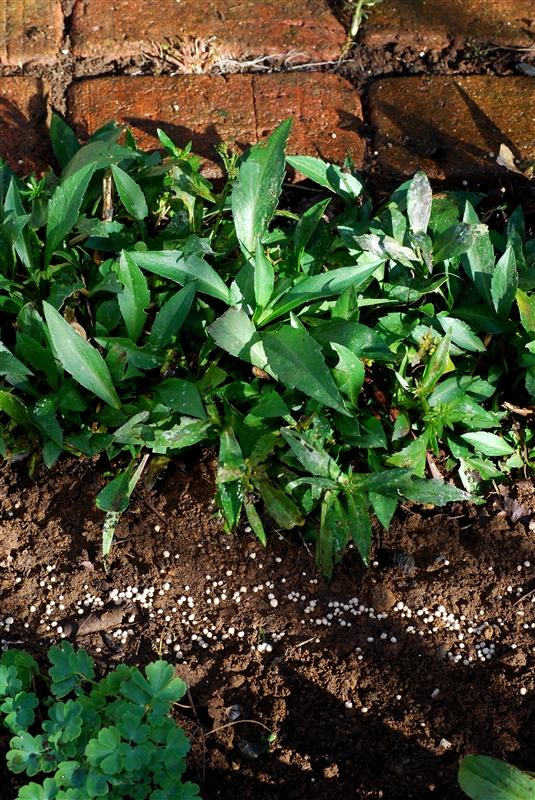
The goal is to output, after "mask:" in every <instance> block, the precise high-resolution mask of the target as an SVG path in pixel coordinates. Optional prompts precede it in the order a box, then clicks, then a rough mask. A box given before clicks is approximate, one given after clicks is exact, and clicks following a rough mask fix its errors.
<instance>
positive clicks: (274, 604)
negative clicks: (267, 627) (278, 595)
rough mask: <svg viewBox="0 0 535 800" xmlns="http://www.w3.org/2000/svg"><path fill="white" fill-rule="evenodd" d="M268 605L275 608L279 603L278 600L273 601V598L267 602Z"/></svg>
mask: <svg viewBox="0 0 535 800" xmlns="http://www.w3.org/2000/svg"><path fill="white" fill-rule="evenodd" d="M269 605H270V606H271V607H272V608H277V606H278V605H279V601H278V600H275V598H273V600H270V601H269Z"/></svg>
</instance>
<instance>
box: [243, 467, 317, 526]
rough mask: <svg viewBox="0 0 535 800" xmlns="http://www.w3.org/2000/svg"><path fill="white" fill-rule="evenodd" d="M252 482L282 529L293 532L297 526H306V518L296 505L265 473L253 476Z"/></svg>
mask: <svg viewBox="0 0 535 800" xmlns="http://www.w3.org/2000/svg"><path fill="white" fill-rule="evenodd" d="M251 481H252V483H253V486H254V487H255V489H256V491H257V492H258V493H259V495H260V497H261V498H262V500H263V501H264V503H265V505H266V509H267V511H268V513H269V514H271V516H272V517H273V519H274V520H275V522H277V523H278V524H279V525H281V527H283V528H285V529H286V530H291V529H292V528H295V526H296V525H304V524H305V518H304V517H303V515H302V514H301V512H300V511H299V509H298V508H297V506H296V505H295V503H293V502H292V500H290V498H289V497H288V495H287V494H285V493H284V492H283V491H282V490H281V489H279V488H278V486H275V485H274V484H273V483H272V482H271V481H270V480H269V478H268V476H267V475H266V474H265V473H263V472H259V473H255V474H253V475H252V476H251Z"/></svg>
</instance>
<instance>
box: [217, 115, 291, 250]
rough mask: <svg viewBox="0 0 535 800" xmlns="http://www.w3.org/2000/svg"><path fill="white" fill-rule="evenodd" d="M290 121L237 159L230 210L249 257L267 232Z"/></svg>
mask: <svg viewBox="0 0 535 800" xmlns="http://www.w3.org/2000/svg"><path fill="white" fill-rule="evenodd" d="M291 127H292V120H291V119H287V120H286V121H285V122H283V123H282V125H279V127H278V128H277V129H276V130H275V131H274V132H273V133H272V134H271V136H268V138H267V139H266V140H265V141H263V142H259V143H258V144H255V145H253V147H251V148H249V150H247V151H246V152H245V153H244V154H243V155H242V156H241V158H240V159H239V161H238V165H239V174H238V179H237V181H236V182H235V183H234V185H233V187H232V197H231V202H232V213H233V215H234V224H235V226H236V235H237V236H238V241H239V242H240V245H241V247H242V249H243V251H244V253H245V254H246V256H248V257H249V258H251V257H252V256H253V254H254V252H255V249H256V243H257V241H258V240H259V238H260V237H261V236H262V235H263V233H264V232H265V231H266V229H267V227H268V225H269V223H270V222H271V219H272V218H273V214H274V213H275V209H276V208H277V204H278V202H279V196H280V193H281V189H282V181H283V178H284V163H285V156H284V149H285V147H286V142H287V140H288V136H289V135H290V129H291Z"/></svg>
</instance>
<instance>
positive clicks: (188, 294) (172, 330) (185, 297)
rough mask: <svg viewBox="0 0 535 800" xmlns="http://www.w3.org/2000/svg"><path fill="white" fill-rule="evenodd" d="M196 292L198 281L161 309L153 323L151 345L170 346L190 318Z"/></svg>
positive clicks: (189, 284) (175, 295) (191, 283)
mask: <svg viewBox="0 0 535 800" xmlns="http://www.w3.org/2000/svg"><path fill="white" fill-rule="evenodd" d="M195 291H196V281H190V283H187V284H186V285H185V286H184V288H183V289H180V291H178V292H175V293H174V294H173V295H172V296H171V297H170V299H169V300H168V301H167V302H166V303H165V304H164V305H163V306H162V307H161V309H160V310H159V311H158V313H157V314H156V317H155V318H154V322H153V323H152V329H151V332H150V338H149V343H150V344H152V345H155V346H156V347H166V346H167V345H168V344H169V342H170V341H171V339H172V337H173V336H175V334H177V333H178V331H179V330H180V328H181V327H182V324H183V322H184V320H185V319H186V317H187V316H188V313H189V310H190V308H191V304H192V303H193V298H194V297H195Z"/></svg>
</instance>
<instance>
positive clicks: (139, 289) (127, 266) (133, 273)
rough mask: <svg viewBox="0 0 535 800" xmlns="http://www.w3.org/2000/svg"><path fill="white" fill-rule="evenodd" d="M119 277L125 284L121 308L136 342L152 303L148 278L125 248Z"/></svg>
mask: <svg viewBox="0 0 535 800" xmlns="http://www.w3.org/2000/svg"><path fill="white" fill-rule="evenodd" d="M117 277H118V278H119V280H120V281H121V283H122V284H123V291H122V292H121V294H120V295H119V298H118V299H119V308H120V309H121V313H122V315H123V317H124V321H125V325H126V330H127V332H128V336H129V338H130V339H131V341H132V342H133V343H134V344H135V343H136V342H137V340H138V339H139V336H140V334H141V331H142V330H143V325H144V324H145V320H146V319H147V312H146V311H145V309H146V308H148V307H149V305H150V292H149V287H148V285H147V279H146V278H145V276H144V275H143V273H142V272H141V270H140V269H139V267H138V266H137V264H136V263H135V262H134V260H133V259H132V257H131V256H130V253H127V252H126V251H125V250H123V252H122V253H121V258H120V260H119V265H118V268H117Z"/></svg>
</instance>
